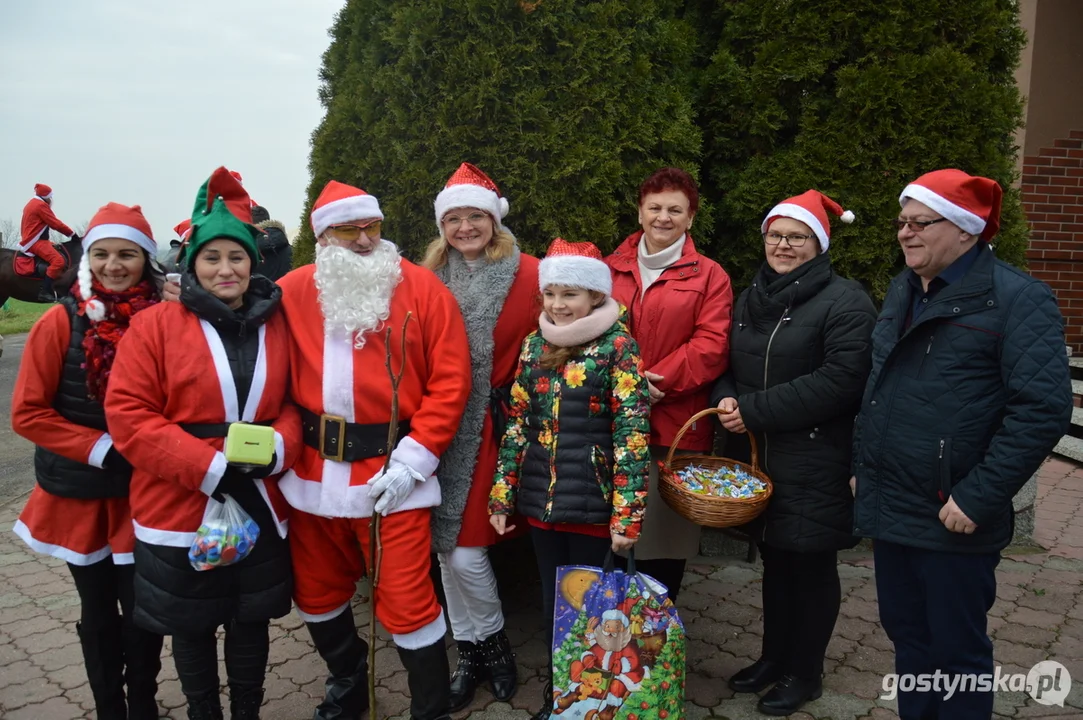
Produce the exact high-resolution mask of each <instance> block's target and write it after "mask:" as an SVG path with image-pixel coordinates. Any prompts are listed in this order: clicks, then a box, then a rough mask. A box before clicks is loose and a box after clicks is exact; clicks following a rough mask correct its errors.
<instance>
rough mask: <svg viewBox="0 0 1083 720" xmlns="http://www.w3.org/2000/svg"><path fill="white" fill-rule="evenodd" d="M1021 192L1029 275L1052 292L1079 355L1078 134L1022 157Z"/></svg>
mask: <svg viewBox="0 0 1083 720" xmlns="http://www.w3.org/2000/svg"><path fill="white" fill-rule="evenodd" d="M1022 190H1023V209H1024V210H1025V211H1026V214H1027V220H1028V222H1029V223H1030V230H1031V233H1030V248H1029V249H1028V250H1027V262H1028V265H1029V266H1030V272H1031V274H1033V275H1034V277H1036V278H1039V279H1041V280H1044V281H1045V282H1047V283H1049V285H1050V287H1052V288H1053V292H1054V293H1056V296H1057V300H1058V302H1059V303H1060V309H1061V312H1062V313H1063V314H1064V322H1065V332H1066V335H1067V342H1068V344H1069V345H1071V346H1072V353H1073V354H1083V130H1073V131H1071V133H1070V134H1069V137H1067V138H1063V139H1061V140H1057V141H1055V142H1054V143H1053V147H1049V148H1042V149H1041V150H1039V151H1038V154H1037V155H1035V156H1030V157H1026V158H1024V159H1023V188H1022Z"/></svg>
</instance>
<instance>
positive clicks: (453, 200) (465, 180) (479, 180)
mask: <svg viewBox="0 0 1083 720" xmlns="http://www.w3.org/2000/svg"><path fill="white" fill-rule="evenodd" d="M435 205H436V224H437V226H439V225H440V221H441V220H443V219H444V215H447V213H448V211H449V210H454V209H455V208H477V209H478V210H484V211H485V212H487V213H489V214H490V215H492V217H493V220H494V221H495V222H496V224H497V226H498V227H500V226H502V223H501V222H500V221H501V220H503V219H504V218H505V217H506V216H507V214H508V200H507V198H505V197H504V196H503V195H501V194H500V189H499V188H497V186H496V183H494V182H493V181H492V180H491V179H489V176H488V175H486V174H485V173H483V172H482V171H481V170H479V169H478V168H476V167H474V166H473V165H471V164H470V163H465V162H464V163H463V164H462V165H460V166H459V169H458V170H456V171H455V173H454V174H453V175H452V176H451V178H450V179H449V180H448V181H447V185H445V186H444V189H443V190H441V191H440V194H439V195H437V196H436V203H435Z"/></svg>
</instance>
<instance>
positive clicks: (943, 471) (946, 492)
mask: <svg viewBox="0 0 1083 720" xmlns="http://www.w3.org/2000/svg"><path fill="white" fill-rule="evenodd" d="M948 447H949V446H948V441H947V439H946V438H940V452H939V453H938V454H937V461H936V470H937V474H938V475H939V477H938V478H937V485H938V486H939V489H938V490H937V492H936V494H937V497H939V498H940V502H941V503H946V502H947V501H948V498H949V497H951V468H950V463H951V453H950V451H949V453H948V459H947V460H944V450H945V448H948ZM945 463H948V464H947V465H946V464H945Z"/></svg>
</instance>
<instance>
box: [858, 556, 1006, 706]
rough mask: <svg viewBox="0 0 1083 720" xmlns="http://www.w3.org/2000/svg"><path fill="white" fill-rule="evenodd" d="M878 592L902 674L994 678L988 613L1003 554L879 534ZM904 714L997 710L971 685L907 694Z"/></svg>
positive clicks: (990, 697) (902, 702)
mask: <svg viewBox="0 0 1083 720" xmlns="http://www.w3.org/2000/svg"><path fill="white" fill-rule="evenodd" d="M873 559H874V561H875V562H876V594H877V597H878V598H879V604H880V622H881V623H882V624H883V626H884V632H886V633H887V636H888V638H889V639H890V640H891V642H892V643H894V645H895V672H896V673H897V674H898V675H914V676H917V675H922V674H930V675H931V674H935V673H936V672H941V673H945V674H947V675H954V676H956V677H959V676H963V677H965V676H980V675H989V676H992V674H993V671H994V666H993V643H992V641H991V640H990V639H989V633H988V625H987V615H988V613H989V609H990V608H991V607H993V603H994V602H995V601H996V595H997V581H996V567H997V565H998V564H999V563H1000V553H952V552H941V551H937V550H922V549H920V548H914V547H906V546H904V545H898V544H896V543H892V542H885V541H883V540H877V541H876V544H875V545H874V546H873ZM898 693H899V695H898V698H899V717H900V718H902V720H927V719H935V718H944V719H945V720H947V719H949V718H950V720H971V719H972V718H983V719H984V718H988V717H990V716H991V715H992V714H993V693H992V691H991V690H990V691H988V692H977V691H976V688H975V687H973V685H972V686H971V687H970V688H969V689H968V690H958V691H956V692H955V693H954V694H952V695H951V696H950V697H948V698H947V699H945V698H944V696H945V695H946V694H947V693H946V692H945V691H941V692H936V691H935V689H934V690H933V691H927V692H919V691H911V692H903V691H902V689H901V688H899V691H898Z"/></svg>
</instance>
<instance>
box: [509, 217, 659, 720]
mask: <svg viewBox="0 0 1083 720" xmlns="http://www.w3.org/2000/svg"><path fill="white" fill-rule="evenodd" d="M539 285H540V286H541V290H542V300H543V308H544V309H543V312H542V314H541V317H540V318H539V326H540V329H539V330H538V332H534V333H531V334H530V335H529V336H527V338H526V340H525V341H524V342H523V350H522V353H521V354H520V356H519V368H518V371H517V372H516V377H515V383H514V385H512V390H511V395H512V403H511V412H510V415H509V421H508V426H507V430H506V432H505V433H504V438H503V441H502V443H501V446H500V454H499V460H498V463H497V468H496V474H495V477H494V479H493V489H492V493H491V494H490V496H489V514H490V521H491V522H492V525H493V527H494V528H495V529H496V532H497V533H498V534H501V535H503V534H504V533H506V532H510V531H511V530H512V529H514V528H513V527H512V526H509V525H508V524H507V522H508V517H509V516H510V515H511V514H513V513H514V512H515V511H516V510H518V512H519V513H520V514H522V515H523V516H525V517H526V518H527V522H528V523H529V524H530V532H531V536H532V538H533V541H534V553H535V555H536V556H537V560H538V570H539V571H540V573H541V580H542V606H543V608H544V610H545V613H546V616H547V617H551V616H552V614H553V604H554V602H555V596H556V570H557V566H559V565H602V564H603V562H604V561H605V556H606V553H607V552H608V550H609V549H610V548H612V549H613V550H626V549H629V548H631V547H632V546H633V545H634V544H635V542H636V540H637V539H638V538H639V528H640V524H641V523H642V520H643V512H644V509H645V507H646V501H647V471H648V463H649V461H650V454H649V451H648V449H647V441H648V438H649V436H650V422H649V412H650V410H649V407H650V402H649V397H650V396H649V391H648V388H647V381H646V380H645V379H644V377H643V375H642V368H641V362H640V359H639V348H638V347H637V346H636V342H635V340H633V339H632V337H631V335H630V334H629V333H628V329H627V328H626V327H625V325H624V323H623V322H621V321H620V319H619V316H620V312H621V308H620V306H619V305H618V304H617V302H616V301H615V300H613V299H612V298H611V297H609V294H610V291H611V289H612V281H611V278H610V273H609V269H608V267H606V265H605V263H603V262H602V256H601V253H600V252H599V251H598V248H596V247H595V246H594V245H593V244H591V243H568V242H565V241H564V240H561V239H560V238H557V239H556V240H554V241H553V244H552V245H551V246H550V248H549V253H548V254H547V255H546V257H545V259H544V260H543V261H542V262H541V267H540V272H539ZM550 632H551V629H550ZM549 640H550V642H549V645H550V646H551V645H552V642H551V641H552V638H551V637H550V638H549ZM550 707H552V682H551V680H550V682H549V684H548V687H547V688H546V690H545V693H544V696H543V701H542V709H541V710H540V711H539V712H538V713H537V714H536V715H535V716H534V717H535V718H536V719H540V720H544V719H545V718H548V717H549V708H550Z"/></svg>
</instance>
